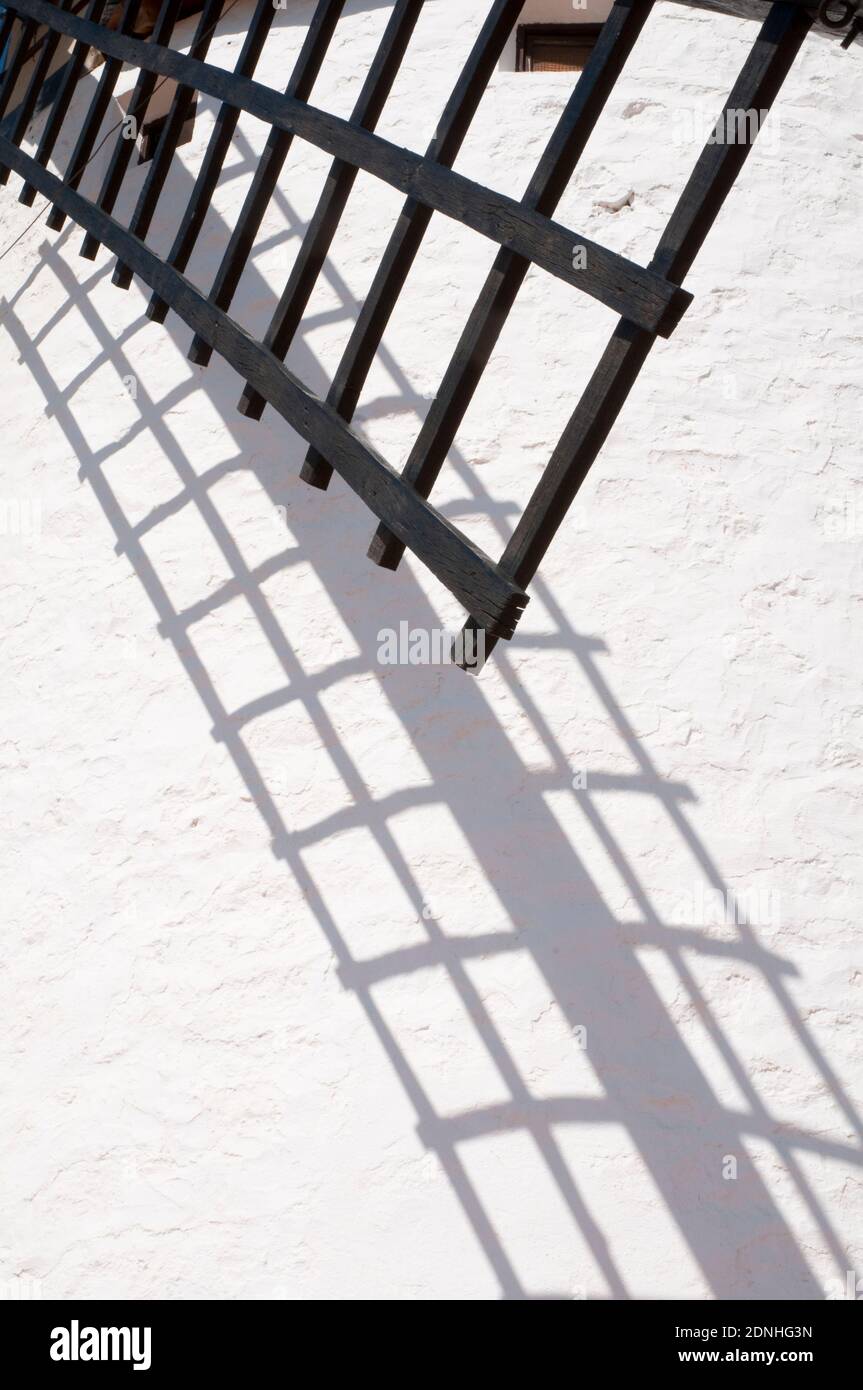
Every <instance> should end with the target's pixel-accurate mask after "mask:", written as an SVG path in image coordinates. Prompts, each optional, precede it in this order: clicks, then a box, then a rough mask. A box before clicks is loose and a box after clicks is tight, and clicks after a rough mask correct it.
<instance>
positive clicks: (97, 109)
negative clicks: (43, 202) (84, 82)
mask: <svg viewBox="0 0 863 1390" xmlns="http://www.w3.org/2000/svg"><path fill="white" fill-rule="evenodd" d="M140 3H141V0H126V3H125V6H124V9H123V18H122V20H121V22H120V35H125V34H130V33H131V32H132V29H133V27H134V24H135V20H136V19H137V16H138V9H139V7H140ZM62 18H63V16H62V15H60V14H57V12H56V11H55V20H54V24H53V25H52V28H59V27H60V25H59V21H60V20H61V19H62ZM69 19H70V22H74V23H76V24H78V23H86V21H82V20H75V19H74V18H73V16H69ZM46 22H48V21H46ZM109 32H110V31H109V30H108V29H105V28H104V27H100V33H101V36H102V37H101V42H100V43H98V44H97V46H98V47H102V46H103V45H104V41H105V38H106V37H107V36H108V35H109ZM143 46H144V45H142V47H143ZM122 67H123V63H122V60H121V59H120V58H109V57H106V58H105V66H104V67H103V69H102V73H101V75H100V77H99V83H98V86H97V87H96V92H95V95H94V97H93V100H92V102H91V103H90V110H89V111H88V112H87V116H86V118H85V121H84V124H83V126H82V127H81V130H80V131H79V134H78V139H77V140H76V142H75V148H74V150H73V151H72V157H71V159H70V160H69V164H68V167H67V169H66V175H65V180H64V181H65V182H66V183H67V184H68V185H69V187H70V188H77V187H78V184H79V183H80V182H81V179H82V177H83V174H84V170H85V169H86V167H87V165H88V163H89V161H90V157H91V155H92V153H93V147H94V145H95V144H96V138H97V136H98V134H99V131H100V129H101V127H102V122H103V121H104V119H105V115H106V112H107V110H108V107H109V106H110V104H111V98H112V97H113V95H114V88H115V87H116V85H117V78H118V77H119V76H120V72H121V69H122ZM65 220H66V214H65V213H64V212H63V210H62V208H61V207H59V206H58V207H53V208H52V209H51V211H50V212H49V213H48V216H47V217H46V218H45V226H46V227H50V229H51V231H52V232H59V231H61V230H62V227H63V223H64V222H65Z"/></svg>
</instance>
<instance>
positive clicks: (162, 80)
mask: <svg viewBox="0 0 863 1390" xmlns="http://www.w3.org/2000/svg"><path fill="white" fill-rule="evenodd" d="M239 3H240V0H231V3H230V4H229V5H228V7H227V9H226V10H223V11H222V13H221V14H220V15H219V18H218V19H217V20H216V22H215V24H211V25H210V27H209V29H205V30H204V32H203V34H201V38H202V39H204V38H209V37H210V36H211V35H212V34H214V33H215V32H216V29H217V28H218V26H219V25H220V24H221V22H222V20H223V19H226V18H227V16H228V15H229V14H230V13H231V10H233V9H235V8H236V7H237V5H238V4H239ZM90 47H91V48H92V47H94V46H93V45H92V44H91V45H90ZM160 47H161V45H160ZM95 51H96V52H97V53H98V52H99V50H98V49H96V50H95ZM102 56H103V58H104V56H105V55H104V54H103V55H102ZM90 71H91V72H92V71H93V69H92V68H91V69H90ZM167 81H168V78H167V77H161V78H160V79H159V81H158V82H157V83H156V85H155V87H154V88H153V90H152V92H151V94H150V98H149V101H148V102H147V103H146V105H147V106H149V104H150V101H152V100H153V97H154V96H155V95H156V93H157V92H158V90H159V88H160V87H164V85H165V83H166V82H167ZM179 85H180V86H182V85H183V84H182V83H180V84H179ZM130 114H134V115H137V114H138V113H137V110H136V111H135V112H134V113H129V112H127V114H126V115H125V116H121V117H120V120H119V121H118V122H117V124H116V125H112V126H111V128H110V129H109V130H107V131H106V132H105V134H104V136H103V137H102V139H101V140H100V141H99V143H98V145H97V146H96V148H95V150H94V151H93V153H92V154H91V155H90V158H89V159H87V160H85V162H84V163H83V164H82V165H81V167H80V169H78V170H76V171H75V172H76V175H77V176H80V175H81V174H83V172H84V170H85V169H86V168H87V165H88V164H91V163H92V161H93V160H94V159H95V158H96V155H97V154H98V153H99V151H100V150H101V148H102V146H103V145H104V144H105V141H106V140H108V139H110V137H111V136H112V135H113V134H114V132H115V130H119V129H120V126H121V125H125V123H126V121H127V120H128V119H129V115H130ZM68 177H69V171H68V169H67V171H66V174H65V175H64V178H63V182H64V183H65V182H66V179H67V178H68ZM53 206H54V203H53V200H52V199H51V198H49V199H48V201H47V203H43V205H42V207H41V208H40V209H39V211H38V212H37V213H36V216H35V217H34V218H33V220H32V222H28V223H27V226H26V227H25V228H24V230H23V231H21V232H19V233H18V235H17V236H16V237H15V240H14V241H10V243H9V245H8V246H7V247H6V249H5V250H4V251H0V261H2V260H4V258H5V257H6V256H8V255H9V252H10V251H12V250H14V248H15V247H16V246H17V245H18V242H19V241H21V240H23V238H24V237H25V236H26V235H27V233H28V232H29V231H30V230H31V228H32V227H35V226H36V223H37V222H38V221H40V219H41V218H42V216H43V214H44V213H46V212H47V211H48V209H49V208H51V207H53Z"/></svg>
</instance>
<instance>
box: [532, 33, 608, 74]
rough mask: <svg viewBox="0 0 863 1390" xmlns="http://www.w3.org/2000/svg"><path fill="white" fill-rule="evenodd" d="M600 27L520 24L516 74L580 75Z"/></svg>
mask: <svg viewBox="0 0 863 1390" xmlns="http://www.w3.org/2000/svg"><path fill="white" fill-rule="evenodd" d="M601 30H602V25H601V24H522V25H521V26H520V28H519V30H518V36H517V44H518V60H517V63H516V71H517V72H581V70H582V68H583V67H584V66H585V64H586V62H587V60H588V58H589V57H590V55H591V53H592V52H593V46H594V44H595V43H596V40H597V37H598V35H599V33H600V32H601Z"/></svg>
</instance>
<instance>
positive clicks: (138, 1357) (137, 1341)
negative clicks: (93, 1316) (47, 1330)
mask: <svg viewBox="0 0 863 1390" xmlns="http://www.w3.org/2000/svg"><path fill="white" fill-rule="evenodd" d="M51 1360H52V1361H131V1362H132V1363H133V1365H132V1370H133V1371H149V1369H150V1328H149V1327H81V1326H80V1324H79V1323H78V1320H77V1318H73V1319H72V1323H71V1326H70V1327H55V1328H54V1329H53V1330H52V1332H51Z"/></svg>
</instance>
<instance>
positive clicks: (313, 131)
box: [19, 0, 692, 336]
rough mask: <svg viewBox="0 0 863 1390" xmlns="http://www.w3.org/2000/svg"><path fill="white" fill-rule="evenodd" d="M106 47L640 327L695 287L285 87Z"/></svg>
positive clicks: (165, 54) (679, 306) (171, 55)
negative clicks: (243, 114) (405, 198)
mask: <svg viewBox="0 0 863 1390" xmlns="http://www.w3.org/2000/svg"><path fill="white" fill-rule="evenodd" d="M19 4H20V6H21V7H22V8H23V9H24V11H25V12H26V13H28V14H30V13H33V14H35V15H37V16H38V17H39V18H43V17H45V22H46V23H48V22H50V21H49V20H48V19H47V15H53V16H54V19H53V25H54V26H55V27H57V28H59V29H61V30H62V31H63V32H64V33H67V32H68V33H71V34H73V35H74V34H76V33H78V32H79V31H80V30H81V28H86V27H87V25H86V21H85V20H80V19H76V18H75V17H74V16H72V15H62V14H58V13H57V11H56V10H53V9H52V7H51V6H50V5H48V4H46V3H45V0H19ZM100 46H101V47H102V49H103V50H104V51H105V53H106V54H110V55H116V56H118V57H121V58H123V57H128V60H129V61H130V62H134V63H136V64H138V65H139V66H142V67H145V68H148V69H152V70H154V71H157V72H160V73H163V74H165V75H167V76H170V77H176V78H177V79H178V80H179V81H183V80H185V81H187V82H189V84H190V85H194V86H195V87H197V88H198V90H199V91H201V92H207V93H208V94H209V95H211V96H218V97H223V98H224V99H226V100H227V101H229V102H230V103H231V104H232V105H236V106H238V107H240V108H242V110H244V111H248V112H249V113H250V114H251V115H255V116H258V117H259V118H260V119H261V120H264V121H267V122H268V123H269V124H270V125H272V126H274V127H275V128H276V129H278V130H281V131H284V132H286V133H288V134H293V135H298V136H300V137H301V138H302V139H304V140H308V142H309V143H310V144H312V145H316V146H317V147H318V148H319V149H322V150H325V151H326V152H327V153H328V154H332V155H335V156H336V158H341V159H344V160H346V162H347V163H349V164H353V165H355V166H357V167H358V168H361V169H364V170H365V171H366V172H367V173H370V174H374V175H376V176H377V177H378V178H380V179H382V180H383V181H384V182H385V183H389V184H391V185H392V186H393V187H394V188H399V189H401V190H402V191H403V192H405V193H407V194H408V195H409V197H410V198H411V199H415V200H416V201H417V202H419V203H423V204H425V205H426V207H427V208H430V209H432V210H434V211H437V212H442V213H444V214H445V215H446V216H448V217H452V218H454V219H455V220H456V221H458V222H461V223H462V224H463V225H464V226H467V227H470V228H471V229H472V230H474V231H477V232H480V233H481V234H482V235H483V236H487V237H488V238H489V239H490V240H492V241H495V242H497V243H498V244H500V245H502V246H507V247H509V248H510V249H511V250H513V251H515V252H517V253H518V254H519V255H521V256H526V257H527V258H529V259H530V260H532V261H533V262H534V264H536V265H539V266H541V267H542V268H543V269H545V270H547V271H549V273H550V274H552V275H556V276H558V277H559V278H560V279H562V280H564V281H566V282H567V283H568V284H570V285H574V286H576V287H577V288H578V289H580V290H583V291H584V292H585V293H586V294H589V295H591V296H592V297H593V298H595V299H598V300H599V301H600V302H601V303H603V304H606V305H607V306H608V307H609V308H612V309H614V310H616V311H617V312H619V313H624V314H626V316H627V317H628V318H630V319H631V320H632V321H633V322H635V323H638V324H639V325H640V326H641V327H644V328H648V329H650V330H651V331H653V332H658V333H660V334H661V335H662V336H667V335H668V334H669V333H671V332H672V331H673V329H674V327H675V325H676V324H677V323H678V321H679V319H680V317H681V315H682V313H683V312H684V310H685V309H686V308H687V306H688V305H689V303H690V302H691V299H692V296H691V295H689V294H687V293H686V292H685V291H683V290H681V289H679V287H678V286H676V285H674V284H670V283H669V282H668V281H667V280H666V279H664V278H662V277H661V276H658V275H656V274H654V273H652V272H651V271H649V270H646V269H645V268H643V267H642V266H639V265H636V264H635V263H634V262H633V261H629V260H627V259H626V257H624V256H619V255H617V253H616V252H613V251H608V250H606V249H605V248H604V247H602V246H599V245H598V244H597V243H596V242H593V241H591V240H590V239H589V238H587V237H585V236H583V235H582V234H580V233H578V232H574V231H571V230H570V229H569V228H566V227H562V226H560V225H559V224H558V223H555V222H552V221H551V220H550V219H549V218H546V217H543V216H541V214H539V213H537V212H534V211H533V210H532V209H530V208H526V207H524V206H523V205H521V204H519V203H518V202H517V201H516V200H515V199H514V198H509V197H507V196H506V195H505V194H502V193H496V192H493V191H492V190H490V189H488V188H484V187H483V186H482V185H481V184H478V183H475V182H474V181H473V180H472V179H468V178H465V177H464V176H463V175H462V174H456V173H454V172H453V171H452V170H451V169H449V168H446V167H444V166H442V165H441V164H439V163H438V162H437V161H435V160H433V159H430V158H429V157H428V156H427V155H426V156H425V157H424V156H422V155H417V154H414V153H412V152H411V151H409V150H404V149H401V148H399V146H397V145H394V144H392V143H391V142H390V141H388V140H384V139H382V138H381V137H380V136H378V135H374V134H372V133H371V132H370V131H366V130H361V129H359V128H358V127H356V126H353V125H351V124H350V122H349V121H345V120H342V119H341V118H340V117H338V116H333V115H330V114H329V112H326V111H321V110H318V109H317V108H316V107H313V106H310V105H309V104H308V103H307V102H304V101H300V100H298V99H297V98H294V97H290V96H287V95H284V96H282V95H279V93H277V92H273V91H272V90H271V89H270V88H268V87H263V86H261V84H260V83H257V82H252V81H249V80H248V79H245V78H239V77H236V76H235V75H233V74H231V73H227V72H224V71H223V70H222V69H220V68H214V67H212V66H210V65H209V64H208V63H200V62H196V61H195V60H194V59H192V58H189V57H187V56H186V55H185V54H180V53H175V52H174V51H173V50H172V49H164V48H159V47H157V46H156V45H155V44H147V43H142V42H140V40H134V39H129V38H127V37H125V36H124V35H119V34H118V35H114V34H109V33H107V32H106V31H102V37H101V38H100ZM113 60H114V59H113V56H112V59H111V61H112V62H113ZM259 167H260V166H259ZM576 252H578V253H579V255H578V256H576V254H575V253H576ZM582 255H583V256H584V258H585V259H584V263H582V260H581V256H582Z"/></svg>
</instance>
